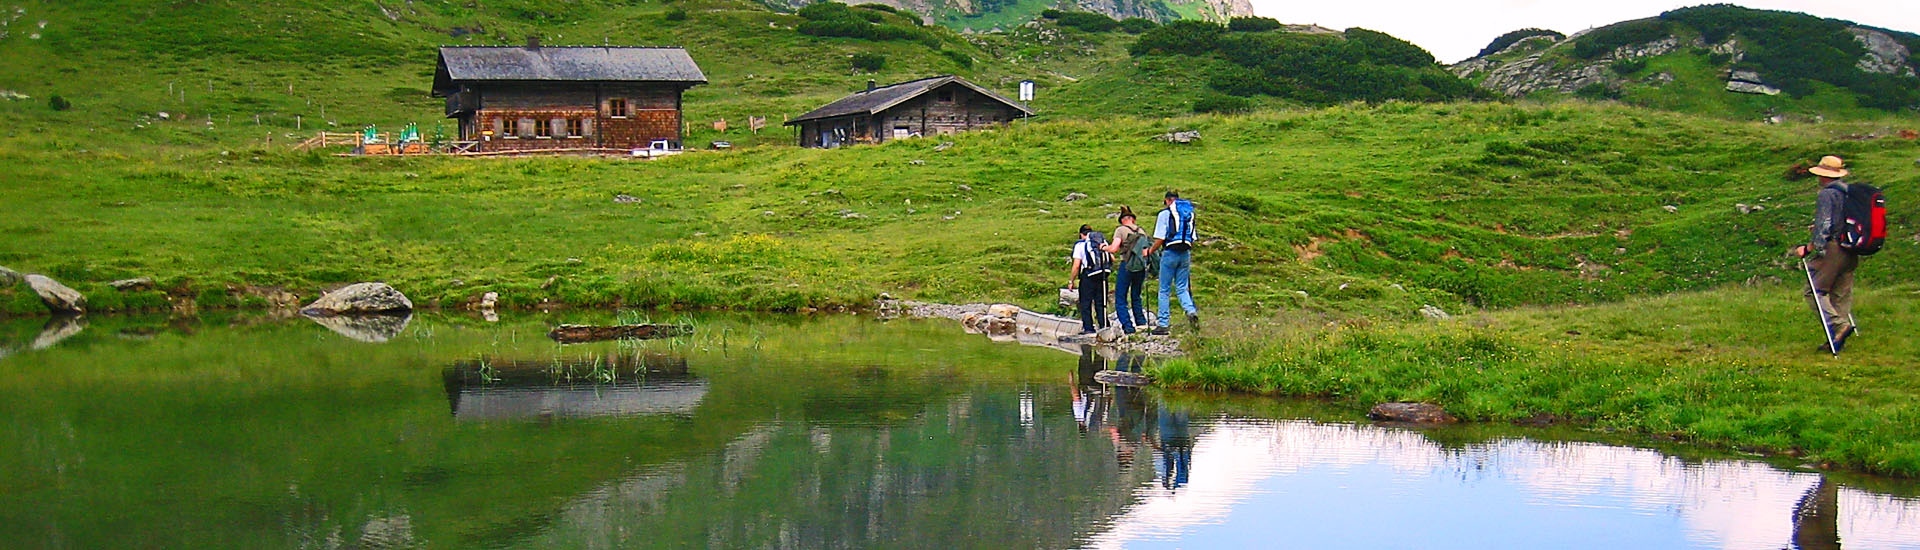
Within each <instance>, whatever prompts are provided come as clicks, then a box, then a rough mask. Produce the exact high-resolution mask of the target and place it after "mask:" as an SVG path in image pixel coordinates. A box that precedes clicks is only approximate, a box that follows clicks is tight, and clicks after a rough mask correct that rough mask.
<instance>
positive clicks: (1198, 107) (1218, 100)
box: [1193, 93, 1253, 113]
mask: <svg viewBox="0 0 1920 550" xmlns="http://www.w3.org/2000/svg"><path fill="white" fill-rule="evenodd" d="M1251 110H1253V100H1250V99H1247V98H1244V97H1234V96H1230V95H1226V94H1221V93H1210V94H1202V95H1201V96H1200V97H1199V98H1197V99H1194V100H1193V112H1196V113H1244V112H1247V111H1251Z"/></svg>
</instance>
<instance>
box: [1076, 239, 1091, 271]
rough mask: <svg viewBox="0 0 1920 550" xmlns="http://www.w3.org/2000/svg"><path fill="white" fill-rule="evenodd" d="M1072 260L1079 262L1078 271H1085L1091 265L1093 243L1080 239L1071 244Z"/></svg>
mask: <svg viewBox="0 0 1920 550" xmlns="http://www.w3.org/2000/svg"><path fill="white" fill-rule="evenodd" d="M1073 259H1075V260H1079V261H1080V269H1081V270H1082V271H1085V270H1086V269H1087V268H1088V267H1090V266H1092V265H1093V241H1089V240H1086V239H1080V242H1077V243H1073Z"/></svg>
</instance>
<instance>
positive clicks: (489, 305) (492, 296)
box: [480, 292, 500, 309]
mask: <svg viewBox="0 0 1920 550" xmlns="http://www.w3.org/2000/svg"><path fill="white" fill-rule="evenodd" d="M499 303H500V293H498V292H488V293H486V294H481V295H480V309H493V307H494V306H495V305H497V304H499Z"/></svg>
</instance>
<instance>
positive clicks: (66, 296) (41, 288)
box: [27, 274, 87, 313]
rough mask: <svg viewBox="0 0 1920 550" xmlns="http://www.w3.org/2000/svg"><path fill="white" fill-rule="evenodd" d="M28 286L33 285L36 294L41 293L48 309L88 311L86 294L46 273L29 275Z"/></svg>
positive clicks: (66, 311)
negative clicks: (81, 293)
mask: <svg viewBox="0 0 1920 550" xmlns="http://www.w3.org/2000/svg"><path fill="white" fill-rule="evenodd" d="M27 286H29V287H32V288H33V292H34V294H39V295H40V301H41V302H45V303H46V304H47V309H49V310H52V311H54V312H55V313H86V312H87V297H86V296H82V295H80V291H78V290H74V289H71V288H67V285H63V284H60V282H59V281H55V280H53V279H52V278H50V277H47V276H46V275H39V274H34V275H28V276H27Z"/></svg>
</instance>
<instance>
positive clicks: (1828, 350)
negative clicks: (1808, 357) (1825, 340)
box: [1813, 344, 1840, 355]
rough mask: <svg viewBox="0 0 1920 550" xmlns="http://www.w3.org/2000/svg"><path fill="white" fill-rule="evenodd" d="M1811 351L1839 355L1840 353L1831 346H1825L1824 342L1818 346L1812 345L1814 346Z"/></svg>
mask: <svg viewBox="0 0 1920 550" xmlns="http://www.w3.org/2000/svg"><path fill="white" fill-rule="evenodd" d="M1813 352H1814V353H1825V354H1828V355H1839V354H1840V352H1838V351H1834V349H1833V348H1830V347H1827V345H1826V344H1820V345H1818V346H1814V348H1813Z"/></svg>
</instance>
